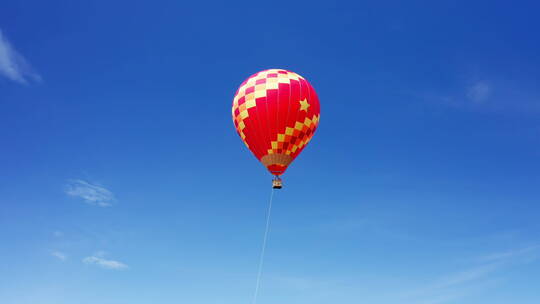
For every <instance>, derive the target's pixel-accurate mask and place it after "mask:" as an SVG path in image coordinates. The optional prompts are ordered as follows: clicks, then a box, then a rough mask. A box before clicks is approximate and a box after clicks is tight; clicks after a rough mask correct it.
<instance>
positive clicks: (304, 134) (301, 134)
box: [268, 115, 319, 155]
mask: <svg viewBox="0 0 540 304" xmlns="http://www.w3.org/2000/svg"><path fill="white" fill-rule="evenodd" d="M318 125H319V115H315V116H313V117H312V119H309V118H308V117H306V119H304V121H303V122H299V121H297V122H296V124H295V125H294V127H292V128H290V127H287V128H286V129H285V133H282V134H278V135H277V140H276V141H272V148H271V149H268V154H278V153H285V154H287V155H294V154H295V153H296V151H300V150H302V148H303V147H304V146H305V145H307V143H308V142H309V141H310V140H311V138H312V137H313V134H314V132H315V130H316V129H317V126H318Z"/></svg>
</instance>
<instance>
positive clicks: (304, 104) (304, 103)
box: [298, 99, 310, 112]
mask: <svg viewBox="0 0 540 304" xmlns="http://www.w3.org/2000/svg"><path fill="white" fill-rule="evenodd" d="M298 102H300V111H306V112H307V111H308V108H309V106H310V104H309V103H308V102H307V99H304V100H299V101H298Z"/></svg>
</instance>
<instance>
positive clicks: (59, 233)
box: [53, 230, 64, 238]
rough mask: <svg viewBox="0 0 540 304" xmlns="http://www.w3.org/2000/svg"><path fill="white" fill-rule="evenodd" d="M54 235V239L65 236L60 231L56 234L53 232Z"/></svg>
mask: <svg viewBox="0 0 540 304" xmlns="http://www.w3.org/2000/svg"><path fill="white" fill-rule="evenodd" d="M53 235H54V237H57V238H60V237H63V236H64V232H62V231H60V230H56V231H55V232H53Z"/></svg>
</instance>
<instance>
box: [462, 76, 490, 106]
mask: <svg viewBox="0 0 540 304" xmlns="http://www.w3.org/2000/svg"><path fill="white" fill-rule="evenodd" d="M491 90H492V89H491V85H490V84H488V83H487V82H485V81H478V82H476V83H474V84H473V85H471V86H470V87H469V88H468V89H467V97H468V98H469V100H471V101H473V102H475V103H482V102H485V101H486V100H487V99H488V98H489V97H490V95H491Z"/></svg>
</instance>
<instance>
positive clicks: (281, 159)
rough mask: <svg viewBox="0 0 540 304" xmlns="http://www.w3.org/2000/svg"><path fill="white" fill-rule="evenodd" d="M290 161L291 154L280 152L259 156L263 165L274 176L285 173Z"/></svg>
mask: <svg viewBox="0 0 540 304" xmlns="http://www.w3.org/2000/svg"><path fill="white" fill-rule="evenodd" d="M292 161H293V158H292V156H290V155H288V154H282V153H275V154H267V155H265V156H263V157H261V162H262V163H263V165H264V166H266V168H268V171H270V173H272V174H273V175H276V176H280V175H281V174H283V173H285V170H287V166H289V164H290V163H291V162H292Z"/></svg>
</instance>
